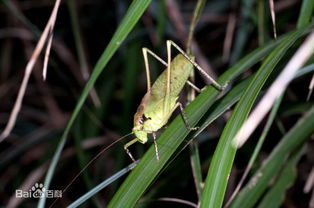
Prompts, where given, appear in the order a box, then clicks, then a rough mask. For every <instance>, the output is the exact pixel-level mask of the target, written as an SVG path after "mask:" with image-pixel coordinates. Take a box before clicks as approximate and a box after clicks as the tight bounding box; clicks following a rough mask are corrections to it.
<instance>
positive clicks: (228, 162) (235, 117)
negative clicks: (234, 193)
mask: <svg viewBox="0 0 314 208" xmlns="http://www.w3.org/2000/svg"><path fill="white" fill-rule="evenodd" d="M302 34H303V32H302V31H300V30H299V31H296V32H294V33H292V34H290V35H289V36H288V38H286V39H285V40H284V41H283V42H282V43H281V44H280V45H279V46H277V47H276V49H275V50H274V51H273V52H272V53H271V54H270V55H269V56H268V57H267V59H266V60H265V61H264V63H263V65H262V66H261V67H260V69H259V70H258V72H257V74H256V76H255V77H254V79H253V81H252V82H251V84H250V86H249V87H248V89H247V90H246V91H245V92H244V94H243V96H242V98H241V99H240V101H239V103H238V104H237V106H236V108H235V110H234V112H233V113H232V116H231V117H230V119H229V120H228V123H227V125H226V127H225V129H224V131H223V133H222V136H221V138H220V139H219V143H218V146H217V148H216V151H215V153H214V156H213V160H212V162H211V165H210V169H209V171H208V175H207V178H206V182H205V187H204V191H203V196H202V201H201V208H205V207H213V208H219V207H221V206H222V203H223V200H224V194H225V190H226V187H227V183H228V177H229V175H230V171H231V167H232V164H233V160H234V157H235V153H236V149H235V148H234V147H233V145H232V139H233V138H234V136H235V134H236V133H237V131H238V130H239V128H240V127H241V125H242V124H243V122H244V120H245V119H246V118H247V116H248V114H249V112H250V109H251V108H252V106H253V104H254V102H255V99H256V98H257V95H258V94H259V93H260V90H261V88H262V87H263V85H264V84H265V82H266V80H267V78H268V76H269V75H270V73H271V72H272V71H273V69H274V68H275V66H276V65H277V64H278V62H279V61H280V60H281V58H282V57H283V56H284V55H285V53H286V52H287V51H288V49H289V48H290V47H291V46H292V45H293V44H294V43H295V41H296V40H297V39H298V38H299V37H300V36H302Z"/></svg>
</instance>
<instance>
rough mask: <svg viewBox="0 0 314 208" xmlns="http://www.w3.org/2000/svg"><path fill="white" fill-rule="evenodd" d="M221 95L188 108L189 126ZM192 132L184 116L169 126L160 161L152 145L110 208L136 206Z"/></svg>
mask: <svg viewBox="0 0 314 208" xmlns="http://www.w3.org/2000/svg"><path fill="white" fill-rule="evenodd" d="M309 29H310V27H307V29H304V30H302V31H299V32H298V34H299V36H301V35H304V33H306V32H309ZM289 39H290V36H285V37H281V38H279V39H278V40H277V41H275V42H271V43H269V44H267V45H265V46H264V47H262V48H260V49H257V50H255V51H253V52H252V53H250V54H249V55H248V56H246V57H244V58H243V59H241V60H240V61H239V62H238V63H237V64H235V65H234V66H233V67H232V68H230V69H229V70H228V71H226V72H225V73H224V74H223V75H222V76H221V77H220V78H219V80H218V82H219V83H226V82H228V81H230V80H233V79H234V78H236V77H237V76H238V75H239V74H241V73H242V72H244V71H246V70H248V69H249V68H250V67H251V66H253V65H254V64H256V63H257V62H258V61H259V60H260V59H261V58H262V57H264V56H265V55H266V54H268V53H269V52H270V51H271V50H272V49H273V48H274V47H276V45H277V44H279V43H280V42H282V41H283V40H285V41H287V40H289ZM217 95H218V91H216V90H215V89H214V88H213V87H211V86H209V87H208V88H207V89H206V90H204V91H203V92H202V93H201V94H200V95H199V96H197V98H196V99H195V100H194V101H193V102H192V103H191V104H190V105H188V106H187V108H186V109H185V111H186V114H187V118H188V121H189V123H190V124H191V125H192V126H195V125H196V124H197V122H198V121H199V120H200V119H201V117H202V116H203V115H204V114H205V112H206V111H207V110H208V109H209V107H210V106H211V105H212V104H213V103H214V100H215V97H216V96H217ZM188 133H189V131H188V130H187V129H186V127H185V126H184V123H183V121H182V118H181V116H178V117H176V118H175V119H174V121H173V122H172V123H171V124H170V125H169V126H168V128H167V129H166V130H165V131H164V132H163V134H161V135H160V137H159V138H158V140H157V143H158V148H159V155H160V161H159V162H157V161H156V159H155V152H154V147H153V146H151V147H150V148H149V150H148V151H147V152H146V154H145V155H144V156H143V158H142V159H141V161H140V163H139V164H138V165H137V166H136V167H135V169H134V170H133V171H132V172H131V173H130V175H129V176H128V177H127V179H126V180H125V181H124V183H123V184H122V185H121V186H120V188H119V190H118V191H117V192H116V194H115V195H114V197H113V198H112V200H111V201H110V203H109V205H108V207H133V206H134V205H135V204H136V202H137V201H138V200H139V198H140V197H141V196H142V194H143V193H144V192H145V190H146V189H147V188H148V186H149V185H150V184H151V183H152V181H153V180H154V179H155V178H156V176H157V175H158V173H159V172H160V171H161V170H162V168H163V167H164V166H165V165H166V163H167V161H168V160H169V159H170V157H171V156H172V155H173V154H174V152H175V151H176V149H177V148H178V147H179V146H180V144H181V143H182V142H183V141H184V139H185V137H186V136H187V135H188Z"/></svg>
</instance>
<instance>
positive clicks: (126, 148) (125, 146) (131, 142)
mask: <svg viewBox="0 0 314 208" xmlns="http://www.w3.org/2000/svg"><path fill="white" fill-rule="evenodd" d="M137 141H138V139H137V138H135V139H132V140H131V141H129V142H128V143H126V144H125V145H124V150H125V151H126V153H127V154H128V155H129V157H130V158H131V160H132V161H133V162H135V159H134V157H133V155H132V154H131V152H130V150H129V149H128V147H129V146H131V145H132V144H134V143H135V142H137Z"/></svg>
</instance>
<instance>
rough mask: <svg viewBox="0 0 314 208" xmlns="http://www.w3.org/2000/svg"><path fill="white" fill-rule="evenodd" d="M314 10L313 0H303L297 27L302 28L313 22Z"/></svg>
mask: <svg viewBox="0 0 314 208" xmlns="http://www.w3.org/2000/svg"><path fill="white" fill-rule="evenodd" d="M313 10H314V1H313V0H303V1H302V7H301V11H300V15H299V19H298V23H297V28H302V27H304V26H306V25H308V24H309V23H310V22H311V18H312V16H313Z"/></svg>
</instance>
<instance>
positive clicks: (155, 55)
mask: <svg viewBox="0 0 314 208" xmlns="http://www.w3.org/2000/svg"><path fill="white" fill-rule="evenodd" d="M142 51H143V56H144V62H145V68H146V69H147V70H148V72H147V71H146V77H147V82H148V83H150V75H149V74H150V73H149V71H150V68H149V64H148V56H147V54H150V55H151V56H153V57H154V58H155V59H156V60H157V61H159V62H160V63H161V64H163V65H164V66H165V67H166V68H167V67H168V63H167V62H165V61H164V60H163V59H162V58H160V57H159V56H158V55H157V54H156V53H154V52H153V51H151V50H149V49H148V48H142ZM148 77H149V78H148ZM148 80H149V81H148ZM187 84H188V85H190V86H191V87H192V88H193V89H195V90H196V91H197V92H198V93H200V92H201V91H202V90H201V89H200V88H198V87H196V86H195V85H194V84H193V83H192V82H191V81H189V80H188V81H187ZM149 86H150V85H149ZM147 90H148V89H147Z"/></svg>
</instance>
